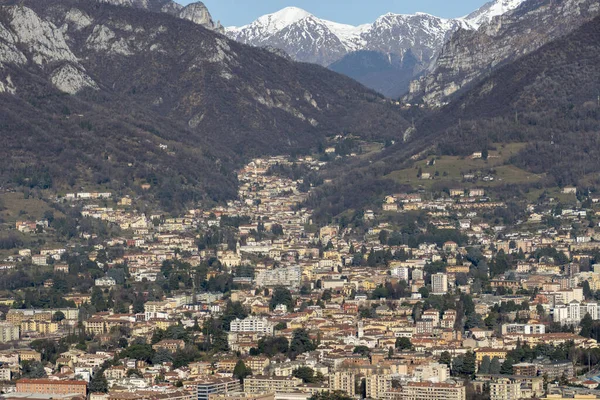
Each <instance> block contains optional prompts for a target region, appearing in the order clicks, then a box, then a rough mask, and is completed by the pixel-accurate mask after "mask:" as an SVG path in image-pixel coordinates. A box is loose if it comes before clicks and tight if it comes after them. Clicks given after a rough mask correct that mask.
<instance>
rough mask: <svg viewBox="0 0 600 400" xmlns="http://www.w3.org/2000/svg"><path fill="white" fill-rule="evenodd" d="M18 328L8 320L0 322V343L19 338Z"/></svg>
mask: <svg viewBox="0 0 600 400" xmlns="http://www.w3.org/2000/svg"><path fill="white" fill-rule="evenodd" d="M20 331H21V330H20V328H19V327H18V326H16V325H13V324H11V323H10V322H0V343H8V342H13V341H15V340H19V338H20Z"/></svg>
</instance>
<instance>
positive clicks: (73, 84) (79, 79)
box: [50, 64, 98, 94]
mask: <svg viewBox="0 0 600 400" xmlns="http://www.w3.org/2000/svg"><path fill="white" fill-rule="evenodd" d="M50 81H51V82H52V84H53V85H54V86H55V87H56V88H57V89H58V90H60V91H62V92H65V93H68V94H77V93H79V92H80V91H82V90H83V89H86V88H90V89H94V90H98V85H97V84H96V82H94V81H93V80H92V78H90V77H89V76H87V75H86V74H85V72H83V71H81V70H79V69H77V68H75V67H74V66H72V65H71V64H65V65H64V66H62V67H60V68H58V69H56V70H55V71H54V72H53V73H52V76H51V77H50Z"/></svg>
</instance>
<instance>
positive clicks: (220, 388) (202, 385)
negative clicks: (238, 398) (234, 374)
mask: <svg viewBox="0 0 600 400" xmlns="http://www.w3.org/2000/svg"><path fill="white" fill-rule="evenodd" d="M184 386H185V388H186V389H188V390H192V392H193V393H194V394H195V395H196V396H195V398H196V399H197V400H208V397H209V396H210V395H211V394H218V393H230V392H239V391H241V390H242V387H241V384H240V381H239V380H238V379H235V378H217V377H214V376H206V377H204V378H202V379H198V380H196V381H193V382H186V383H185V384H184Z"/></svg>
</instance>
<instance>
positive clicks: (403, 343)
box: [396, 337, 413, 350]
mask: <svg viewBox="0 0 600 400" xmlns="http://www.w3.org/2000/svg"><path fill="white" fill-rule="evenodd" d="M412 347H413V346H412V343H411V341H410V339H409V338H407V337H399V338H396V348H397V349H399V350H410V349H412Z"/></svg>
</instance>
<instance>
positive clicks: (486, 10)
mask: <svg viewBox="0 0 600 400" xmlns="http://www.w3.org/2000/svg"><path fill="white" fill-rule="evenodd" d="M524 2H525V0H493V1H490V2H489V3H486V4H484V5H483V6H482V7H481V8H479V9H478V10H476V11H474V12H472V13H471V14H469V15H467V16H466V17H464V18H462V19H463V20H464V21H465V22H467V23H468V24H470V25H471V26H472V27H475V28H479V27H480V26H481V25H483V24H485V23H487V22H490V21H491V20H492V19H493V18H494V17H498V16H500V15H504V14H506V13H507V12H509V11H512V10H514V9H515V8H517V7H519V6H520V5H521V4H523V3H524Z"/></svg>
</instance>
